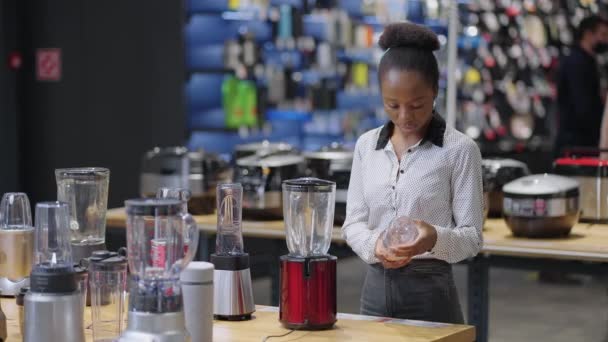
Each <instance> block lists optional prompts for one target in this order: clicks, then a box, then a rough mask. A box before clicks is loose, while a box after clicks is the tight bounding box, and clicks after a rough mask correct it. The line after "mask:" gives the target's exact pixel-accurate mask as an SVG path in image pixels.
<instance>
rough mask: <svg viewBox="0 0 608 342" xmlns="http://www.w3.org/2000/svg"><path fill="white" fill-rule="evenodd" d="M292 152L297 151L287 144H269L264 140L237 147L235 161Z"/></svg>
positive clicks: (234, 155)
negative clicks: (249, 157) (255, 156)
mask: <svg viewBox="0 0 608 342" xmlns="http://www.w3.org/2000/svg"><path fill="white" fill-rule="evenodd" d="M291 152H295V150H294V148H293V146H291V145H289V144H287V143H283V142H269V141H268V140H264V141H261V142H254V143H248V144H240V145H236V146H235V148H234V154H233V159H234V160H239V159H241V158H244V157H248V156H252V155H259V156H267V155H275V154H280V153H291Z"/></svg>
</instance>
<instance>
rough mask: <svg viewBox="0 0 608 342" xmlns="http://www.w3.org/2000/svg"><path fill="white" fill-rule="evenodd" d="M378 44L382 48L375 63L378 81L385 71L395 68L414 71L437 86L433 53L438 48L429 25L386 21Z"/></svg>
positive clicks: (436, 68)
mask: <svg viewBox="0 0 608 342" xmlns="http://www.w3.org/2000/svg"><path fill="white" fill-rule="evenodd" d="M378 45H380V47H381V48H382V49H384V50H385V52H384V55H383V56H382V59H381V60H380V65H379V66H378V78H379V81H380V83H382V78H383V77H384V74H386V72H388V71H389V70H390V69H398V70H408V71H417V72H419V73H420V74H421V75H422V76H423V77H424V79H425V80H426V81H427V82H428V84H429V86H431V87H433V89H435V90H437V89H438V88H439V67H438V65H437V59H436V58H435V55H434V54H433V51H435V50H439V40H438V39H437V35H435V33H434V32H433V31H431V30H430V29H429V28H427V27H425V26H421V25H417V24H413V23H394V24H389V25H387V26H386V27H385V28H384V32H382V35H381V36H380V40H379V42H378Z"/></svg>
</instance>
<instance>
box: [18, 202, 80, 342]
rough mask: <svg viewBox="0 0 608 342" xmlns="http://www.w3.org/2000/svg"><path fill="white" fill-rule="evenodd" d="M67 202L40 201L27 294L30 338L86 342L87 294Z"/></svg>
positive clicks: (31, 341) (27, 337)
mask: <svg viewBox="0 0 608 342" xmlns="http://www.w3.org/2000/svg"><path fill="white" fill-rule="evenodd" d="M69 221H70V218H69V211H68V206H67V204H66V203H62V202H43V203H38V204H37V205H36V228H35V239H34V246H35V265H34V267H33V269H32V273H31V275H30V291H29V292H27V294H26V295H25V300H24V304H25V337H24V341H26V342H37V341H41V342H42V341H68V342H84V327H83V313H84V310H83V305H84V303H83V300H84V299H83V296H82V294H81V292H80V290H79V285H78V275H77V274H76V271H75V270H74V266H73V262H72V253H71V244H70V229H69Z"/></svg>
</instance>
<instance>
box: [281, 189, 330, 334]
mask: <svg viewBox="0 0 608 342" xmlns="http://www.w3.org/2000/svg"><path fill="white" fill-rule="evenodd" d="M335 197H336V183H334V182H331V181H327V180H322V179H318V178H299V179H293V180H287V181H284V182H283V217H284V218H283V221H284V223H285V232H286V235H287V248H288V249H289V254H287V255H284V256H282V257H281V262H280V265H281V266H280V267H281V269H280V275H281V280H280V286H281V287H280V288H281V292H280V296H281V298H280V300H279V303H280V308H279V320H280V321H281V323H282V325H283V326H284V327H286V328H288V329H303V330H320V329H329V328H331V327H333V325H334V324H335V323H336V314H337V308H336V307H337V304H336V264H337V258H336V257H335V256H333V255H329V254H327V251H328V250H329V245H330V244H331V236H332V230H333V224H334V208H335Z"/></svg>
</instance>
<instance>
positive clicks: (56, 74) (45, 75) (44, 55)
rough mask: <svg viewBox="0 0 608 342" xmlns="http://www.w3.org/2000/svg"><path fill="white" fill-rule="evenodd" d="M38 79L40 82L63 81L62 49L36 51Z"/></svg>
mask: <svg viewBox="0 0 608 342" xmlns="http://www.w3.org/2000/svg"><path fill="white" fill-rule="evenodd" d="M36 79H38V80H39V81H59V80H61V49H38V50H36Z"/></svg>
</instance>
